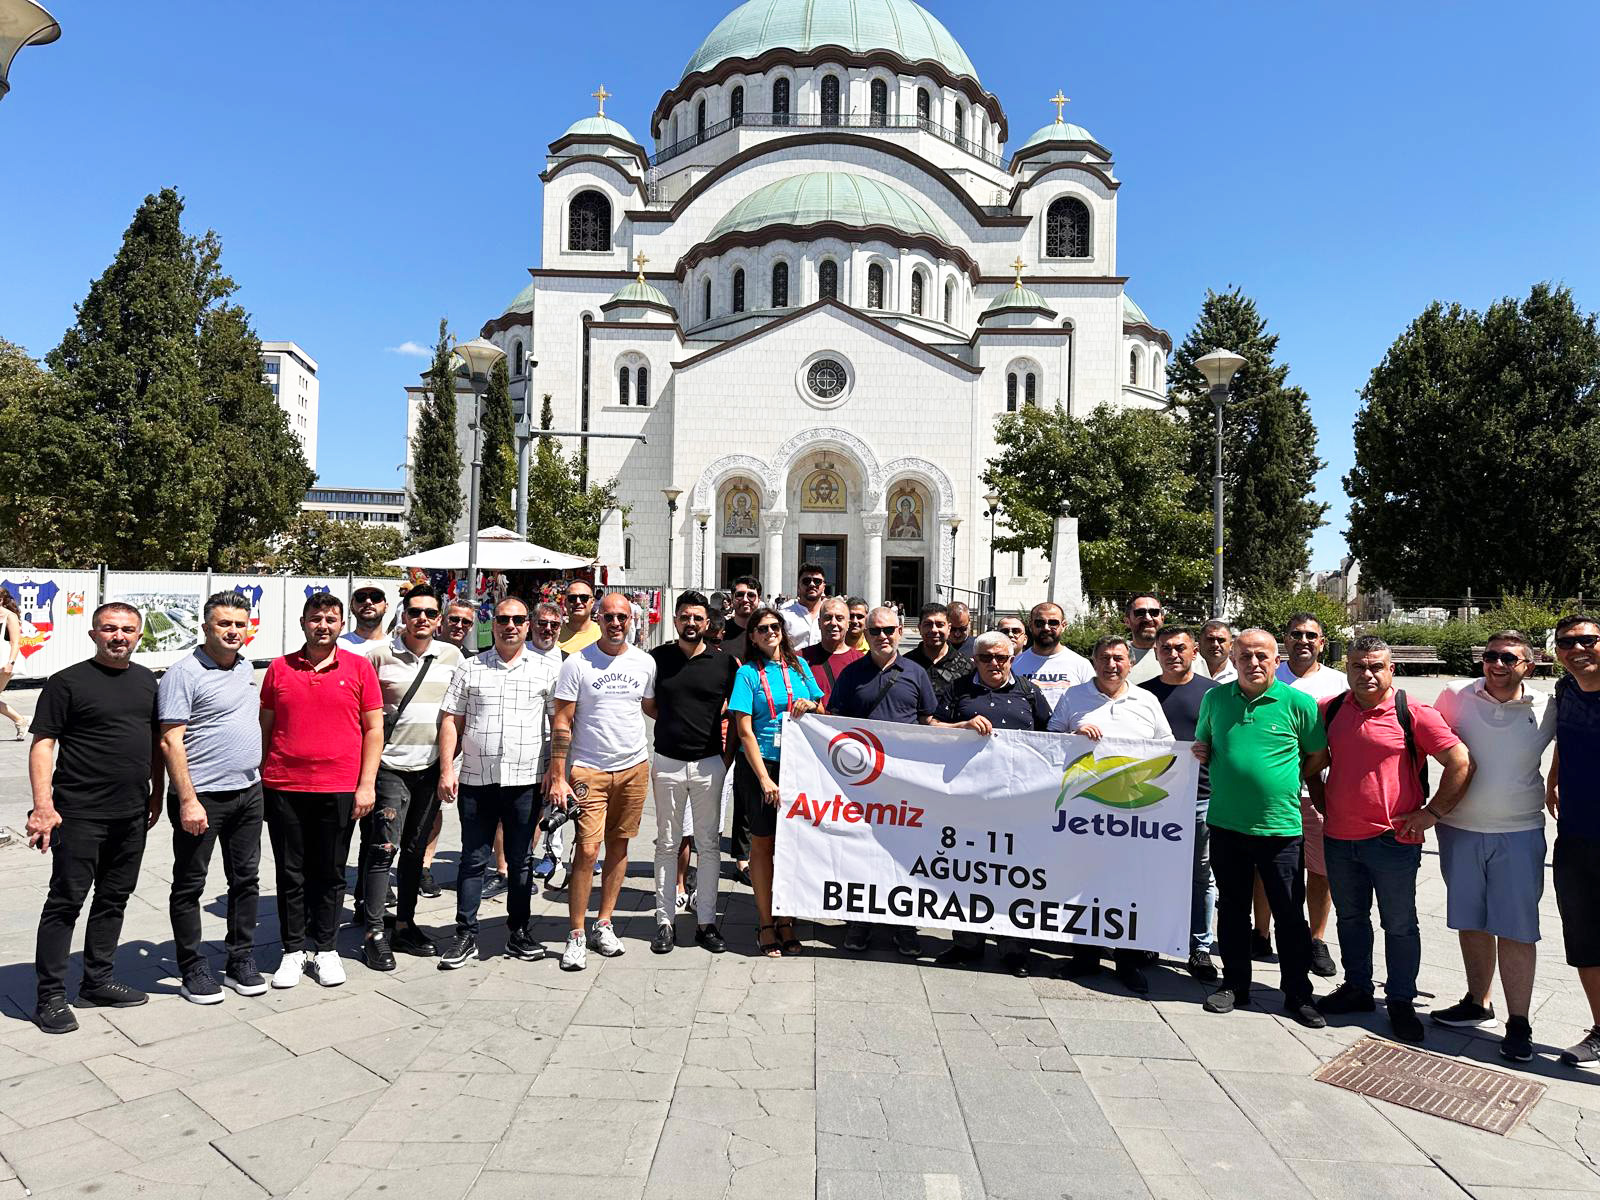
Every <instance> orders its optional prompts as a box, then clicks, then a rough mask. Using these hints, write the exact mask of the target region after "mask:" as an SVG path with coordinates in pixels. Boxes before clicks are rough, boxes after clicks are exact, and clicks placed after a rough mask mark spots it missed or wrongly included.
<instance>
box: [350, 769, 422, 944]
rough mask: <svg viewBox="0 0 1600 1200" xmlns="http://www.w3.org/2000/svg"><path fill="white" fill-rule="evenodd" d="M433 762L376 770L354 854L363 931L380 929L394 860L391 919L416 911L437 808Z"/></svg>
mask: <svg viewBox="0 0 1600 1200" xmlns="http://www.w3.org/2000/svg"><path fill="white" fill-rule="evenodd" d="M438 789H439V765H438V764H437V763H435V764H434V765H433V766H431V767H424V768H423V769H422V770H420V771H396V770H392V769H391V768H389V767H379V768H378V778H377V781H376V783H375V785H374V790H375V791H376V792H377V795H378V801H377V803H376V804H374V805H373V806H372V811H371V812H370V813H368V814H367V815H366V816H364V817H362V818H361V852H360V854H359V855H358V856H357V858H356V866H357V870H358V871H359V874H358V875H357V876H356V895H357V897H358V898H359V899H360V901H361V903H360V905H359V907H360V908H361V909H362V910H363V912H364V913H365V915H366V927H367V932H368V933H381V932H383V908H384V900H385V899H387V897H388V895H389V868H390V867H391V866H393V865H394V863H395V860H396V859H397V858H398V859H399V862H400V899H399V903H398V905H397V906H396V909H395V918H396V919H397V920H400V921H403V922H406V923H408V924H409V923H410V922H412V921H413V920H414V919H415V918H416V915H417V889H418V888H419V887H420V886H421V884H422V856H423V854H424V853H425V852H426V851H427V849H428V835H429V834H430V833H432V832H433V818H434V815H435V814H436V813H437V812H438V811H439V790H438Z"/></svg>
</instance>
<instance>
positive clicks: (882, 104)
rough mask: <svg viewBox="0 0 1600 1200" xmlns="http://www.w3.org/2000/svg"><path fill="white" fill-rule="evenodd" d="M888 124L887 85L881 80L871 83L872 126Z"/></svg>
mask: <svg viewBox="0 0 1600 1200" xmlns="http://www.w3.org/2000/svg"><path fill="white" fill-rule="evenodd" d="M888 123H889V85H888V84H886V83H885V82H884V81H883V80H881V79H874V80H873V81H872V124H874V125H887V124H888Z"/></svg>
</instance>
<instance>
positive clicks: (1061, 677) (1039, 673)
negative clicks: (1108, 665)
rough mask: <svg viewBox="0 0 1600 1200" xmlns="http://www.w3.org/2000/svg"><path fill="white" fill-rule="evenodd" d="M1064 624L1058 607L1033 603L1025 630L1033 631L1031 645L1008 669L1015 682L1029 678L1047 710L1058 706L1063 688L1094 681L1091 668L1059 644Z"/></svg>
mask: <svg viewBox="0 0 1600 1200" xmlns="http://www.w3.org/2000/svg"><path fill="white" fill-rule="evenodd" d="M1065 625H1066V614H1065V613H1064V612H1062V611H1061V606H1060V605H1059V604H1052V603H1051V602H1050V601H1048V600H1046V601H1044V602H1043V603H1042V604H1035V605H1034V606H1033V611H1032V612H1030V613H1029V614H1028V627H1029V628H1030V629H1031V630H1032V632H1033V642H1032V644H1031V645H1030V646H1029V647H1028V649H1026V650H1024V651H1023V652H1022V653H1021V654H1019V655H1017V659H1016V662H1014V663H1013V664H1012V666H1011V673H1012V674H1013V675H1016V676H1017V677H1018V678H1019V679H1031V680H1032V681H1033V685H1034V687H1036V688H1038V689H1039V690H1040V691H1041V692H1043V693H1044V698H1045V699H1046V700H1048V701H1049V702H1050V711H1051V712H1054V711H1055V708H1056V705H1058V704H1060V703H1061V697H1063V696H1065V695H1066V694H1067V689H1068V688H1070V687H1075V686H1076V685H1078V684H1080V683H1088V682H1089V680H1091V679H1093V678H1094V667H1093V666H1092V665H1091V664H1090V662H1089V660H1088V659H1086V658H1084V657H1083V655H1081V654H1079V653H1078V652H1077V651H1075V650H1069V649H1068V648H1067V647H1066V646H1063V645H1062V644H1061V630H1062V628H1063V627H1064V626H1065Z"/></svg>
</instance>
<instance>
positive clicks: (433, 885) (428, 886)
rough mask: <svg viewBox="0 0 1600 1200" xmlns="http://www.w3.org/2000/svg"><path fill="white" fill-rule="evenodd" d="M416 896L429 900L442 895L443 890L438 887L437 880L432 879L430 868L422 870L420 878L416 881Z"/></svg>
mask: <svg viewBox="0 0 1600 1200" xmlns="http://www.w3.org/2000/svg"><path fill="white" fill-rule="evenodd" d="M417 895H419V896H426V897H427V898H428V899H430V900H432V899H433V898H434V897H435V896H442V895H444V889H443V888H442V887H440V886H439V882H438V880H436V879H434V877H433V871H432V869H431V868H428V867H423V868H422V876H421V878H419V879H418V880H417Z"/></svg>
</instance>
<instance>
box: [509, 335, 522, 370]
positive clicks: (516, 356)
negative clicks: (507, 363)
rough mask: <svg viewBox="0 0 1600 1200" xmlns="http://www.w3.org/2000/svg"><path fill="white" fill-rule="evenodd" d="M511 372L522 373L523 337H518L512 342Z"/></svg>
mask: <svg viewBox="0 0 1600 1200" xmlns="http://www.w3.org/2000/svg"><path fill="white" fill-rule="evenodd" d="M511 373H512V374H513V375H521V374H522V339H521V338H518V339H517V340H516V341H514V342H512V343H511Z"/></svg>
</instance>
